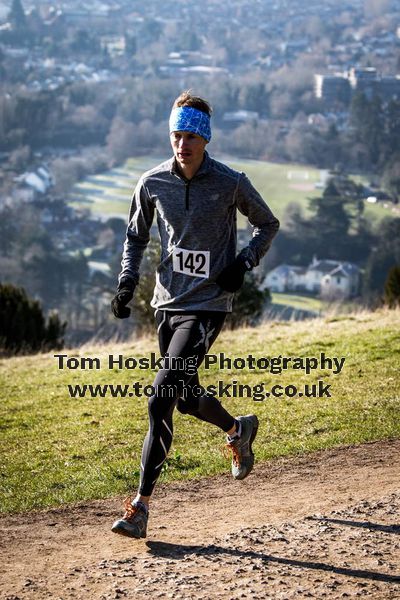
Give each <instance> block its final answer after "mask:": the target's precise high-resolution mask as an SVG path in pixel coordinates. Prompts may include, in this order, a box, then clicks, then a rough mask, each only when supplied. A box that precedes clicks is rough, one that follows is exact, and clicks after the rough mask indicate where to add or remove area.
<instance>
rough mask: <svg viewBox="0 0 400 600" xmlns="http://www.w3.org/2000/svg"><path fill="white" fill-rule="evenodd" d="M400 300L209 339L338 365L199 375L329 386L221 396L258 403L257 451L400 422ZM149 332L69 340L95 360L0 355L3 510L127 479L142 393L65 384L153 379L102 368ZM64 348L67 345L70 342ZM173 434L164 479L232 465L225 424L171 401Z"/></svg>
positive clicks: (131, 483)
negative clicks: (397, 307) (90, 393)
mask: <svg viewBox="0 0 400 600" xmlns="http://www.w3.org/2000/svg"><path fill="white" fill-rule="evenodd" d="M399 339H400V311H383V310H380V311H377V312H376V313H366V312H361V313H358V314H352V315H347V316H334V317H331V318H325V319H315V320H312V321H305V322H300V323H278V322H276V323H274V322H272V323H271V322H270V323H266V324H265V325H263V326H261V327H259V328H256V329H242V330H240V331H233V332H231V331H226V332H223V333H222V334H221V336H220V337H219V339H218V340H217V343H216V344H215V346H214V347H213V348H212V353H215V354H217V355H218V354H219V353H222V352H224V353H225V354H226V355H227V356H230V357H238V356H242V355H244V356H247V355H248V354H252V355H254V356H256V357H261V356H267V357H271V356H279V355H281V356H286V357H295V356H303V357H306V356H308V357H312V356H319V355H320V354H321V352H325V354H326V355H327V356H335V357H342V356H343V357H345V359H346V360H345V365H344V368H343V371H342V372H341V373H340V374H337V375H334V374H332V372H331V371H329V370H328V369H325V370H324V371H320V370H318V371H315V372H312V373H311V374H309V375H307V374H305V373H304V372H303V371H301V370H292V369H289V370H287V371H285V372H282V373H281V374H273V375H272V374H270V373H269V371H256V370H251V369H247V370H237V371H231V370H222V371H219V372H218V370H217V369H216V368H212V369H209V370H205V369H202V372H201V380H202V383H203V385H210V384H213V383H215V382H216V380H218V379H221V380H222V381H224V382H225V383H229V382H231V381H232V380H235V379H236V380H238V381H240V383H243V384H245V383H247V384H249V385H251V386H254V385H256V384H260V383H265V384H266V385H267V387H268V388H270V387H271V386H272V385H274V384H281V385H288V384H293V385H297V386H300V385H302V384H304V383H315V382H317V380H318V379H322V380H323V381H325V382H326V383H330V384H331V385H332V390H331V392H332V397H331V398H320V399H307V398H304V397H303V398H299V397H294V398H287V397H286V398H285V397H283V398H276V399H272V398H270V399H268V400H265V401H260V402H255V401H253V400H252V399H251V398H236V399H232V398H226V399H224V400H223V403H224V406H225V407H226V408H227V409H228V410H229V411H230V412H232V413H233V414H246V413H249V412H253V411H254V412H255V413H256V414H257V415H258V416H259V418H260V430H259V435H258V437H257V440H256V444H255V450H256V453H257V460H258V461H263V460H268V459H271V458H273V457H277V456H284V455H293V454H299V453H304V452H311V451H313V450H317V449H321V448H329V447H332V446H337V445H342V444H355V443H359V442H365V441H368V440H377V439H383V438H393V437H398V436H399V434H400V419H399V414H400V397H399V389H400V385H399V384H400V375H399V370H398V364H399V359H400V350H399ZM151 351H154V352H156V351H157V347H156V339H155V338H148V339H142V340H135V342H134V343H132V344H125V345H121V346H116V345H115V344H114V345H112V346H109V347H105V346H103V347H94V348H89V347H87V348H85V349H81V350H78V351H68V355H69V356H89V357H100V358H102V359H103V361H102V368H101V369H100V370H66V369H64V370H60V369H58V368H57V362H56V360H55V359H54V358H53V356H52V354H48V355H37V356H30V357H17V358H10V359H2V360H1V361H0V378H1V392H0V400H1V404H0V406H1V409H0V429H1V436H0V456H1V459H0V498H1V500H0V502H1V511H3V512H8V511H21V510H27V509H31V508H43V507H48V506H59V505H63V504H66V503H71V502H76V501H80V500H87V499H93V498H105V497H109V496H112V495H115V494H123V493H127V492H131V491H134V489H135V487H136V485H137V483H138V478H139V471H138V466H139V462H140V452H141V445H142V441H143V437H144V434H145V431H146V429H147V402H146V399H145V398H129V399H126V398H125V399H124V398H111V397H106V398H102V399H100V398H98V399H90V398H89V397H88V398H86V399H73V398H70V397H69V394H68V390H67V384H68V383H71V384H74V383H93V384H96V383H108V384H110V383H113V384H117V383H121V384H125V383H132V382H133V381H141V382H143V383H147V384H151V383H152V380H153V377H154V373H153V372H149V371H145V370H141V371H140V370H127V369H123V370H117V369H114V370H108V368H107V366H108V365H107V364H106V362H105V358H106V357H107V356H108V355H109V354H113V355H114V356H116V355H118V354H122V355H124V356H125V357H129V356H136V357H140V356H148V355H149V353H150V352H151ZM65 353H66V352H65ZM174 426H175V436H174V442H173V447H172V449H171V453H170V458H169V461H168V463H167V465H166V468H165V469H164V471H163V473H162V475H161V481H164V482H166V481H172V480H176V479H189V478H198V477H205V476H210V475H214V474H217V473H221V472H226V471H227V470H229V462H227V461H226V459H224V458H223V456H222V453H221V452H220V448H221V446H222V445H223V442H224V438H223V435H222V434H221V432H220V431H219V430H218V429H217V428H215V427H213V426H211V425H207V424H205V423H203V422H200V421H198V420H196V419H193V418H191V417H189V416H183V415H181V414H179V413H176V415H175V419H174Z"/></svg>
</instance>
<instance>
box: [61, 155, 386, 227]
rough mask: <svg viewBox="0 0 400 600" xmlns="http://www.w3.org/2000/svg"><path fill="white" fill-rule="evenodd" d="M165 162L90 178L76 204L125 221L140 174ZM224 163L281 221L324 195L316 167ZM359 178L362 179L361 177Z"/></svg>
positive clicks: (134, 161)
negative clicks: (249, 184) (289, 210)
mask: <svg viewBox="0 0 400 600" xmlns="http://www.w3.org/2000/svg"><path fill="white" fill-rule="evenodd" d="M161 160H163V159H162V158H157V157H152V156H148V157H139V158H130V159H129V160H127V161H126V163H125V164H124V166H123V167H120V168H116V169H112V170H111V171H108V172H106V173H101V174H99V175H92V176H90V177H87V178H86V179H85V180H84V181H81V182H80V183H78V184H76V185H75V186H74V188H73V190H72V205H73V206H79V207H87V208H90V209H91V210H92V212H93V213H94V214H95V215H96V216H98V217H100V218H102V219H107V218H109V217H111V216H118V217H121V218H123V219H124V220H125V219H126V218H127V215H128V210H129V203H130V199H131V196H132V191H133V189H134V187H135V185H136V182H137V180H138V179H139V177H140V175H141V174H142V173H143V172H144V171H146V170H147V169H150V168H152V167H154V166H155V165H156V164H158V163H159V162H161ZM224 162H226V163H227V164H228V165H230V166H231V167H233V168H234V169H237V170H239V171H244V172H245V173H246V174H247V175H248V176H249V178H250V179H251V181H252V182H253V184H254V185H255V187H256V188H257V189H258V190H259V192H260V193H261V195H262V196H263V198H265V200H266V201H267V203H268V204H269V206H270V207H271V209H272V211H273V212H274V214H276V216H277V217H278V218H279V219H283V218H284V215H285V213H286V208H287V206H288V204H290V203H291V202H297V203H298V204H300V205H301V206H303V208H304V213H305V214H307V212H308V198H310V197H312V198H314V197H319V196H321V193H322V192H321V190H320V189H315V187H314V184H315V183H316V182H318V181H320V179H321V175H322V172H321V171H319V169H316V168H314V167H309V166H304V165H296V164H278V163H270V162H263V161H257V160H244V159H237V160H235V159H226V160H225V161H224ZM356 179H357V180H358V181H360V180H361V178H360V177H356ZM365 211H366V215H368V216H370V217H371V218H372V219H373V220H374V221H376V220H379V219H381V218H382V217H384V216H386V215H392V213H391V211H390V210H389V209H386V208H384V207H383V206H381V205H380V204H377V205H370V204H368V205H366V206H365ZM238 223H239V227H242V228H244V227H245V226H246V220H245V218H244V217H242V216H241V215H239V220H238Z"/></svg>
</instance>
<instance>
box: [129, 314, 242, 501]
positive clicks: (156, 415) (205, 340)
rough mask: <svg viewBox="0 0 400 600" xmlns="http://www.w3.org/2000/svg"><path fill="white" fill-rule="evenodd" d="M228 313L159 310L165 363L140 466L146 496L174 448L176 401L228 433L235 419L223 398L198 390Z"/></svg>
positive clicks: (152, 402)
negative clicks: (201, 372) (204, 365)
mask: <svg viewBox="0 0 400 600" xmlns="http://www.w3.org/2000/svg"><path fill="white" fill-rule="evenodd" d="M225 317H226V313H222V312H206V311H201V312H200V311H199V312H196V313H190V314H189V313H176V312H170V311H157V312H156V321H157V327H158V329H157V331H158V339H159V345H160V352H161V355H162V356H163V357H164V367H163V369H160V370H159V371H158V373H157V376H156V378H155V381H154V384H153V387H154V390H155V394H154V395H153V396H151V398H149V421H150V423H149V430H148V432H147V435H146V437H145V440H144V444H143V450H142V459H141V465H140V487H139V493H140V494H141V495H143V496H150V495H151V493H152V491H153V488H154V485H155V483H156V481H157V479H158V477H159V475H160V472H161V469H162V465H163V463H164V461H165V459H166V458H167V455H168V451H169V449H170V447H171V443H172V435H173V425H172V414H173V411H174V408H175V406H176V407H177V409H178V410H179V411H180V412H182V413H185V414H189V415H193V416H194V417H197V418H198V419H201V420H203V421H207V422H208V423H212V424H213V425H216V426H217V427H219V428H221V429H222V430H223V431H225V432H226V431H229V430H230V429H231V428H232V427H233V425H234V423H235V421H234V418H233V417H232V416H231V415H230V414H229V413H228V412H227V411H226V410H225V409H224V408H223V406H222V405H221V403H220V401H219V400H218V399H217V398H215V397H214V396H212V395H210V394H207V393H206V394H203V395H199V393H198V386H199V385H200V383H199V377H198V374H197V368H198V367H199V366H200V364H201V363H202V361H203V359H204V356H205V355H206V354H207V352H208V350H209V348H210V347H211V344H213V342H214V341H215V339H216V338H217V336H218V334H219V332H220V331H221V329H222V326H223V323H224V320H225ZM196 388H197V391H196Z"/></svg>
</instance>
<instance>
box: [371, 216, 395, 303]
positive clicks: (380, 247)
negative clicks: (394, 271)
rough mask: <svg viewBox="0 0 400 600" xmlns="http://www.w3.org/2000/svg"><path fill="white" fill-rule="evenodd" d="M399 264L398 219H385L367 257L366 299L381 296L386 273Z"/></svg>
mask: <svg viewBox="0 0 400 600" xmlns="http://www.w3.org/2000/svg"><path fill="white" fill-rule="evenodd" d="M399 264H400V218H397V219H392V218H390V217H386V218H385V219H383V220H382V221H381V223H380V225H379V235H378V237H377V239H376V241H375V247H374V248H372V251H371V253H370V255H369V257H368V261H367V264H366V267H365V274H364V279H363V288H364V289H363V291H364V295H365V296H366V297H367V298H372V297H374V296H375V297H376V296H381V295H382V293H383V291H384V286H385V281H386V277H387V273H388V272H389V271H390V269H391V268H392V267H395V266H396V265H399Z"/></svg>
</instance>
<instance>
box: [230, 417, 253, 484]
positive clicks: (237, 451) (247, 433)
mask: <svg viewBox="0 0 400 600" xmlns="http://www.w3.org/2000/svg"><path fill="white" fill-rule="evenodd" d="M236 420H237V421H239V422H240V423H241V429H242V430H241V434H240V437H236V438H234V439H231V438H229V436H228V437H227V441H228V443H227V444H226V448H227V449H228V450H230V451H232V475H233V477H234V478H235V479H244V478H245V477H247V475H248V474H249V473H250V471H251V470H252V468H253V466H254V453H253V449H252V447H251V445H252V443H253V441H254V438H255V437H256V435H257V430H258V419H257V417H256V415H246V416H245V417H236Z"/></svg>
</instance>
